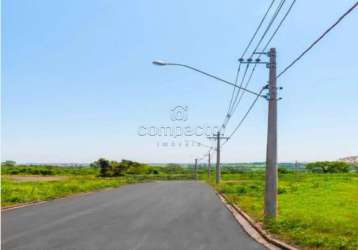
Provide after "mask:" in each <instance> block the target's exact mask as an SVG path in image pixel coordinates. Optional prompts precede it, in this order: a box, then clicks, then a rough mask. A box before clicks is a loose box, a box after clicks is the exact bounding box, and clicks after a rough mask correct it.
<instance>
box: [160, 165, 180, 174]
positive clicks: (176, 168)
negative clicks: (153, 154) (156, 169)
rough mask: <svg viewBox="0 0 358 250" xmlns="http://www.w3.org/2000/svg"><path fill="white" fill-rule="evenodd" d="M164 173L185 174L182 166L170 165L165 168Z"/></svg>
mask: <svg viewBox="0 0 358 250" xmlns="http://www.w3.org/2000/svg"><path fill="white" fill-rule="evenodd" d="M164 171H165V172H167V173H169V174H181V173H183V172H184V169H183V167H182V166H181V165H180V164H176V163H169V164H167V165H166V166H165V168H164Z"/></svg>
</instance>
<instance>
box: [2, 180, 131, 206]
mask: <svg viewBox="0 0 358 250" xmlns="http://www.w3.org/2000/svg"><path fill="white" fill-rule="evenodd" d="M128 182H130V180H127V179H123V178H115V179H104V178H97V177H94V176H86V177H81V176H80V177H68V178H66V179H63V180H58V181H29V182H27V181H25V182H24V181H21V182H18V181H15V180H11V179H9V178H6V177H2V183H1V205H2V206H9V205H15V204H19V203H27V202H34V201H43V200H51V199H55V198H59V197H64V196H67V195H70V194H74V193H80V192H88V191H93V190H98V189H103V188H110V187H119V186H121V185H123V184H126V183H128Z"/></svg>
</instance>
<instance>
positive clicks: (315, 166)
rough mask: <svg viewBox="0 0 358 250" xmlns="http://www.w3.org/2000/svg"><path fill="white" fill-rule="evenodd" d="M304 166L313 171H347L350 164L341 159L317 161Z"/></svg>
mask: <svg viewBox="0 0 358 250" xmlns="http://www.w3.org/2000/svg"><path fill="white" fill-rule="evenodd" d="M305 168H306V169H308V170H310V171H313V172H322V173H347V172H349V169H350V165H349V164H348V163H345V162H342V161H318V162H312V163H308V164H307V165H306V166H305Z"/></svg>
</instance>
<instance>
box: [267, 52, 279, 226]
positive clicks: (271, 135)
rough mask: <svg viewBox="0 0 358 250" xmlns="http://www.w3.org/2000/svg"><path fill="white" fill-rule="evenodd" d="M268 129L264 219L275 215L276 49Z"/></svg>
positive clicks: (270, 87)
mask: <svg viewBox="0 0 358 250" xmlns="http://www.w3.org/2000/svg"><path fill="white" fill-rule="evenodd" d="M269 57H270V63H269V70H270V72H269V84H268V90H269V94H268V102H269V105H268V128H267V150H266V184H265V219H270V218H271V219H275V218H276V215H277V182H278V177H277V85H276V80H277V76H276V49H275V48H271V49H270V52H269Z"/></svg>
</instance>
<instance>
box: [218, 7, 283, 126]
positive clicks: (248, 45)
mask: <svg viewBox="0 0 358 250" xmlns="http://www.w3.org/2000/svg"><path fill="white" fill-rule="evenodd" d="M275 1H276V0H272V1H271V4H270V5H269V7H268V8H267V10H266V12H265V14H264V16H263V17H262V18H261V21H260V23H259V25H258V26H257V28H256V30H255V32H254V34H253V35H252V37H251V39H250V41H249V43H248V44H247V46H246V48H245V50H244V51H243V53H242V54H241V58H242V57H244V56H245V54H246V53H247V51H248V50H249V48H250V46H251V44H252V42H253V41H254V39H255V38H256V35H257V33H258V32H259V30H260V28H261V27H262V24H263V23H264V21H265V20H266V17H267V15H268V13H269V12H270V10H271V8H272V6H273V5H274V3H275ZM240 69H241V63H240V64H239V66H238V69H237V71H236V76H235V85H237V83H238V79H239V74H240ZM241 85H242V84H241ZM237 91H238V92H240V89H238V90H237ZM235 93H236V88H234V89H233V91H232V94H231V99H230V103H229V107H228V111H227V112H226V116H225V119H224V122H223V124H222V128H225V126H226V125H225V123H226V122H228V120H229V119H230V118H229V117H230V115H229V113H230V110H231V109H232V101H233V99H234V96H235Z"/></svg>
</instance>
